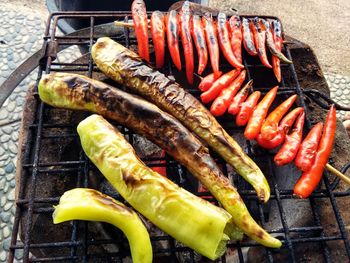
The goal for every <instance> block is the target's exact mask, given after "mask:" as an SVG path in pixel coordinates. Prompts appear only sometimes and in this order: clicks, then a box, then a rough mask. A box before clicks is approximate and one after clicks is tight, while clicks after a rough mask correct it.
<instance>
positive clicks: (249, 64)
mask: <svg viewBox="0 0 350 263" xmlns="http://www.w3.org/2000/svg"><path fill="white" fill-rule="evenodd" d="M247 17H248V16H247ZM64 18H69V19H85V20H86V19H87V20H89V21H90V30H89V31H90V33H89V35H85V36H77V37H74V36H70V37H67V36H57V34H56V32H57V21H58V20H59V19H64ZM100 18H110V19H111V20H117V19H118V20H125V21H128V19H129V18H130V13H125V12H124V13H123V12H84V13H73V12H67V13H54V14H52V15H51V16H50V17H49V20H48V26H47V28H46V32H45V37H44V39H45V43H44V46H49V45H50V43H51V44H52V43H55V44H57V46H58V47H60V46H70V45H78V46H84V47H88V49H89V50H90V49H91V46H92V44H93V43H94V42H95V41H96V39H97V37H96V35H95V32H94V25H95V22H96V20H98V19H100ZM265 18H274V17H265ZM274 19H275V18H274ZM114 39H115V40H117V41H119V42H120V43H121V44H123V45H125V46H127V47H129V46H130V45H133V44H135V43H136V40H135V39H134V38H133V37H132V36H131V35H130V32H129V30H128V29H125V30H124V32H123V34H122V35H120V36H116V37H114ZM47 50H48V49H47ZM283 52H284V53H285V54H286V56H287V57H288V58H289V59H291V53H290V50H289V49H288V46H287V45H285V47H284V50H283ZM46 55H48V56H47V57H46V61H44V63H43V64H42V65H41V66H40V69H39V73H38V78H37V84H38V81H39V80H40V78H41V76H42V74H43V73H49V72H50V71H71V72H80V73H81V72H85V74H86V75H87V76H89V77H91V76H92V73H93V71H98V69H97V68H96V66H95V65H94V64H93V61H92V58H91V56H89V59H88V63H86V64H84V63H70V64H68V63H59V62H56V61H55V62H54V57H51V56H50V54H46ZM243 60H244V65H245V67H246V68H247V70H248V71H247V72H248V77H247V78H248V80H249V79H251V78H254V81H255V83H254V89H257V90H261V91H262V92H263V93H264V92H266V91H267V88H268V87H271V86H273V85H276V84H277V83H275V82H274V81H275V80H274V78H273V75H271V74H273V73H272V71H271V70H267V69H266V68H264V67H263V66H262V65H261V64H260V63H259V62H258V61H257V60H256V59H255V58H252V57H247V56H246V54H245V53H244V54H243ZM281 66H282V77H283V78H282V83H281V87H280V89H279V92H278V97H279V98H281V99H283V98H286V96H289V95H290V94H295V93H297V94H298V95H299V100H298V104H299V105H300V106H302V107H304V108H305V110H306V113H308V111H309V109H308V108H307V105H306V103H305V101H304V97H305V96H304V95H305V94H304V91H303V90H302V89H301V87H300V85H299V82H298V79H297V75H296V71H295V68H294V66H293V65H287V64H283V63H282V65H281ZM62 67H66V68H62ZM225 67H227V68H228V65H226V66H225V65H223V66H222V68H223V69H225ZM164 72H165V73H166V74H168V75H173V73H175V72H173V67H172V65H171V62H170V60H168V63H167V68H166V69H164ZM261 76H264V77H261ZM256 79H258V80H256ZM187 88H188V90H189V92H191V93H192V94H194V95H195V96H196V97H198V96H199V91H198V90H196V89H193V88H190V87H187ZM306 92H307V93H311V92H312V91H311V92H310V90H308V91H305V93H306ZM314 93H315V92H314ZM314 93H313V94H314ZM35 98H36V113H35V118H34V122H33V123H32V124H31V126H30V132H29V143H28V144H27V147H26V151H25V155H24V164H23V173H22V175H21V177H20V180H19V185H18V186H19V195H18V199H17V202H16V217H15V223H14V228H13V233H12V242H11V247H10V255H9V262H13V261H14V253H15V252H16V251H17V250H23V252H24V253H23V254H24V256H23V261H24V262H28V261H31V262H53V261H64V262H88V261H89V262H107V261H110V260H117V262H121V261H122V258H124V257H125V256H127V255H128V253H129V252H128V249H124V250H121V251H120V252H117V253H103V254H91V253H89V247H91V246H98V245H107V244H119V245H120V246H121V247H124V248H125V247H127V246H126V245H125V243H126V240H125V238H123V237H122V235H121V238H120V240H116V239H111V240H98V239H94V238H91V236H90V233H89V223H87V222H78V221H74V222H73V223H72V224H71V237H70V239H69V240H64V241H60V242H46V241H45V240H42V242H40V243H33V242H32V241H31V235H32V234H33V233H32V226H33V215H35V214H43V213H46V214H51V213H52V212H53V208H52V205H54V204H57V203H58V200H59V197H60V195H58V196H50V197H42V196H38V195H37V194H36V184H37V182H38V180H39V179H38V178H39V174H41V173H44V172H45V173H52V174H53V175H52V176H57V174H58V173H61V174H62V173H63V174H64V173H69V172H72V173H74V174H76V176H77V179H76V186H77V187H89V183H88V176H89V171H90V170H91V169H94V168H93V166H92V164H91V163H90V162H89V160H88V159H87V157H86V156H85V154H84V153H83V150H82V149H81V148H80V150H79V154H77V156H75V158H74V160H70V161H60V162H50V163H45V162H43V161H42V160H41V156H40V149H41V148H43V147H45V145H46V143H47V142H48V141H51V142H55V143H59V142H60V140H61V139H62V138H72V139H73V140H75V141H76V142H77V145H79V143H78V141H79V140H78V135H77V133H76V132H75V128H76V127H72V125H71V124H70V123H60V124H55V123H53V122H52V121H51V122H50V121H49V120H48V117H47V116H48V112H49V111H50V110H51V107H49V106H48V105H45V104H44V103H42V102H41V101H40V99H39V97H38V94H37V93H36V94H35ZM314 100H317V98H316V96H314ZM319 104H320V105H321V106H323V107H326V106H327V105H326V104H324V103H323V104H322V103H319ZM306 116H308V114H306ZM218 120H219V122H220V123H221V124H222V125H223V127H224V128H225V129H226V130H227V131H228V132H229V133H230V134H233V136H235V135H237V134H242V132H243V130H242V129H241V128H238V127H236V126H235V125H233V123H234V121H233V118H232V117H230V116H224V117H221V118H219V119H218ZM311 124H312V120H310V119H309V118H307V119H306V125H307V126H306V127H307V129H309V128H310V127H311ZM55 128H62V129H65V130H66V131H67V132H64V133H59V134H57V133H56V134H55V133H54V132H52V131H54V129H55ZM50 131H51V132H50ZM121 131H122V132H123V133H124V134H128V135H129V136H128V139H129V141H130V143H131V144H133V133H132V131H130V130H128V129H127V128H124V127H122V128H121ZM245 146H246V147H245V148H246V150H247V152H248V153H249V155H250V156H252V157H253V159H254V160H255V161H256V162H257V163H258V164H259V165H260V164H264V165H265V166H267V171H265V174H266V176H267V177H268V180H269V182H270V186H271V190H272V193H271V201H270V203H275V204H276V207H277V209H278V213H277V214H278V215H279V220H280V226H279V227H278V228H275V229H267V230H269V232H270V233H274V234H276V235H278V236H279V237H280V238H281V239H282V242H283V248H284V250H283V253H285V254H286V255H287V256H288V259H289V260H290V261H291V262H296V261H297V257H296V256H297V255H296V252H295V246H296V244H298V243H315V244H317V245H318V246H319V248H320V249H321V250H322V253H323V258H324V260H325V261H326V262H330V261H331V252H330V248H329V246H328V244H329V243H330V242H333V241H337V240H338V241H339V240H340V241H343V242H342V244H341V246H342V247H341V248H339V249H341V250H343V251H344V254H347V256H348V257H349V260H350V244H349V240H348V238H347V233H346V230H345V226H344V223H343V219H342V217H341V213H340V210H339V208H338V206H337V200H336V198H337V197H343V196H348V195H350V192H349V191H347V192H339V191H338V192H337V191H333V190H334V189H335V187H336V186H337V184H338V181H337V180H334V181H333V182H330V179H329V177H328V174H327V173H325V176H324V177H323V178H324V179H323V182H324V185H325V187H324V188H321V189H319V190H317V191H315V192H314V193H313V194H312V196H311V197H310V198H309V199H308V201H309V203H310V210H309V211H306V212H307V213H310V214H312V219H313V222H312V224H311V225H308V226H304V227H290V226H289V225H288V222H287V214H286V211H285V209H286V208H285V203H284V201H286V200H290V201H291V202H294V201H295V202H296V200H295V199H293V198H292V194H293V191H292V189H287V188H285V187H283V186H281V185H279V184H278V183H277V180H276V178H277V176H282V175H280V171H279V170H278V169H277V168H276V167H275V166H274V164H273V161H272V159H273V155H272V154H269V153H268V152H266V151H261V150H260V151H257V150H256V149H255V148H254V147H253V145H252V144H251V143H250V142H248V141H247V142H246V144H245ZM79 147H80V146H79ZM212 154H213V156H214V157H215V159H216V160H217V161H218V163H220V164H224V161H223V160H221V159H220V158H219V157H217V156H216V155H215V154H214V153H212ZM164 159H165V161H166V162H165V165H166V166H167V167H173V168H176V169H177V170H178V171H177V173H178V175H180V176H181V177H183V175H184V174H185V173H186V170H185V168H184V167H182V166H181V165H179V164H178V163H176V162H175V161H174V160H172V159H171V157H169V156H166V157H165V158H164ZM164 159H152V160H144V161H152V165H153V166H162V165H164V164H162V162H161V161H164ZM349 167H350V164H348V165H347V166H346V167H344V169H343V172H345V171H346V170H347V169H348V168H349ZM223 172H224V173H225V175H227V174H228V171H227V168H226V166H225V165H223ZM176 181H177V183H179V184H180V185H181V186H184V184H186V180H176ZM236 183H237V185H238V189H239V192H240V194H241V196H242V197H243V199H244V200H245V202H246V203H247V204H248V205H249V208H250V210H253V211H254V212H253V215H254V217H255V218H256V219H257V220H258V221H259V223H260V224H261V225H262V226H263V227H266V223H267V222H268V209H269V205H262V204H260V203H259V202H258V200H257V197H256V194H255V192H254V191H253V190H251V188H249V187H247V185H246V184H245V183H244V182H242V180H240V179H239V178H237V179H236ZM28 184H30V185H31V186H32V187H31V188H29V189H28V188H26V186H27V185H28ZM65 190H68V189H65ZM25 193H26V194H25ZM62 193H63V192H62ZM196 194H197V195H199V196H208V195H210V194H208V193H196ZM319 199H324V200H327V201H329V202H330V203H331V206H332V209H333V211H334V215H335V218H336V223H335V224H336V227H337V229H338V231H335V232H334V234H333V235H327V234H326V233H325V231H324V229H323V227H322V222H321V221H322V218H321V214H320V211H319V208H318V207H317V205H316V200H319ZM210 200H211V199H210ZM21 220H22V221H23V220H24V224H22V226H23V229H21V232H22V234H23V237H24V239H23V240H22V241H18V235H19V228H20V222H21ZM81 229H82V230H81ZM43 231H45V229H43ZM78 232H79V233H78ZM164 240H165V241H169V249H165V250H164V249H163V250H161V249H158V250H157V249H155V250H154V254H155V256H156V255H158V254H162V253H163V254H164V253H170V254H171V255H172V258H173V262H177V260H176V253H184V252H186V253H189V258H190V259H191V260H192V262H195V253H194V252H193V251H192V250H190V249H188V248H186V247H179V246H176V245H175V241H174V240H173V239H172V238H171V237H169V236H167V235H165V236H155V237H152V243H153V244H155V243H156V242H160V241H164ZM228 247H234V248H236V249H237V251H238V258H239V261H240V262H243V261H244V252H243V248H245V247H261V246H260V245H258V244H255V243H253V242H252V241H251V240H244V241H242V242H239V243H237V244H229V245H228ZM61 248H68V249H69V253H67V254H66V255H64V256H59V257H41V258H40V257H31V256H30V255H31V254H30V252H33V251H35V250H38V249H40V250H41V251H45V250H51V251H53V250H59V249H61ZM261 248H262V251H263V253H264V254H265V256H266V259H267V261H268V262H273V256H274V254H275V253H276V250H272V249H267V248H263V247H261ZM33 254H35V253H33ZM220 262H227V260H226V258H225V256H223V257H222V258H221V260H220Z"/></svg>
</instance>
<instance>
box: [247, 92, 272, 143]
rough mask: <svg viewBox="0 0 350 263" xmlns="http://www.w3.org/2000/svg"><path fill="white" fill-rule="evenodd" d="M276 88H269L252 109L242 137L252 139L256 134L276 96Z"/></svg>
mask: <svg viewBox="0 0 350 263" xmlns="http://www.w3.org/2000/svg"><path fill="white" fill-rule="evenodd" d="M277 89H278V86H276V87H274V88H273V89H271V90H270V91H269V92H268V93H267V94H266V95H265V96H264V98H263V99H262V100H261V101H260V102H259V104H258V105H257V106H256V109H255V110H254V111H253V114H252V116H251V117H250V119H249V121H248V125H247V127H246V128H245V131H244V137H245V138H247V139H248V140H254V139H255V138H256V137H257V136H258V134H259V132H260V128H261V125H262V124H263V122H264V119H265V117H266V115H267V111H268V110H269V108H270V106H271V104H272V102H273V100H274V99H275V98H276V94H277Z"/></svg>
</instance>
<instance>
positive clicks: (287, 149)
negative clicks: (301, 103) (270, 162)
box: [274, 112, 305, 166]
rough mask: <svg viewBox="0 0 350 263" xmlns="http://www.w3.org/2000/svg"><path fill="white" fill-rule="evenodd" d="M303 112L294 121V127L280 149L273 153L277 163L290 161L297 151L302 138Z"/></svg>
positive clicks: (282, 163) (283, 163) (281, 163)
mask: <svg viewBox="0 0 350 263" xmlns="http://www.w3.org/2000/svg"><path fill="white" fill-rule="evenodd" d="M304 120H305V113H304V112H303V113H301V114H300V115H299V117H298V119H297V120H296V122H295V126H294V129H293V130H292V132H291V133H290V134H288V135H286V140H285V142H284V144H283V145H282V147H281V149H280V150H279V151H278V152H277V154H276V155H275V158H274V161H275V163H276V164H277V165H279V166H281V165H285V164H288V163H290V162H292V161H293V160H294V158H295V156H296V155H297V153H298V149H299V146H300V143H301V140H302V139H303V127H304Z"/></svg>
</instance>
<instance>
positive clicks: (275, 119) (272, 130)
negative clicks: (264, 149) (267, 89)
mask: <svg viewBox="0 0 350 263" xmlns="http://www.w3.org/2000/svg"><path fill="white" fill-rule="evenodd" d="M297 97H298V95H293V96H291V97H289V98H288V99H286V100H285V101H284V102H282V103H281V104H280V105H279V106H278V107H277V108H276V109H274V111H273V112H271V113H270V114H269V116H268V117H267V118H266V120H265V121H264V124H263V125H262V126H261V130H260V134H261V136H262V137H263V138H264V139H265V140H271V139H272V138H273V137H275V136H276V134H277V133H278V123H279V121H280V120H281V119H282V117H283V116H284V115H285V114H286V112H287V111H288V110H289V109H290V107H292V105H293V103H294V102H295V100H296V99H297Z"/></svg>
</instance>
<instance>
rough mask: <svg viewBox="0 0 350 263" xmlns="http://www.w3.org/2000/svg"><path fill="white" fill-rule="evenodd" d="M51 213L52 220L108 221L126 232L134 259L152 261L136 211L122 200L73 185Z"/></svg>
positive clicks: (146, 262) (148, 244)
mask: <svg viewBox="0 0 350 263" xmlns="http://www.w3.org/2000/svg"><path fill="white" fill-rule="evenodd" d="M52 217H53V222H54V224H58V223H62V222H65V221H70V220H88V221H101V222H105V223H110V224H112V225H114V226H116V227H117V228H119V229H120V230H121V231H123V233H124V234H125V236H126V238H127V239H128V241H129V246H130V251H131V257H132V261H133V262H134V263H151V262H152V258H153V254H152V245H151V240H150V238H149V234H148V232H147V229H146V228H145V226H144V225H143V223H142V221H141V219H140V218H139V217H138V215H137V214H136V213H135V212H134V211H133V210H132V209H130V208H129V207H127V206H125V205H124V204H123V203H121V202H118V201H116V200H114V199H113V198H111V197H109V196H106V195H104V194H102V193H100V192H98V191H96V190H93V189H88V188H75V189H72V190H69V191H67V192H65V193H64V194H63V195H62V196H61V198H60V202H59V204H58V205H57V206H55V211H54V213H53V215H52Z"/></svg>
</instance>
